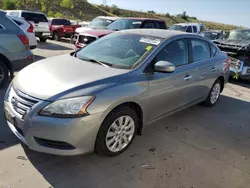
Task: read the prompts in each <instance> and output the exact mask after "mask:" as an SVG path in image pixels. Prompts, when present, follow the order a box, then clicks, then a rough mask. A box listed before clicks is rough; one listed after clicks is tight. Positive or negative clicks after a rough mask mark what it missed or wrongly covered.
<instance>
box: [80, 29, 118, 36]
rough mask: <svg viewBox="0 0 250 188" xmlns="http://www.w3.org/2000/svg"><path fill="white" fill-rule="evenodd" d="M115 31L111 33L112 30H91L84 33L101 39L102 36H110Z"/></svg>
mask: <svg viewBox="0 0 250 188" xmlns="http://www.w3.org/2000/svg"><path fill="white" fill-rule="evenodd" d="M113 32H115V31H112V30H107V29H95V30H94V29H92V30H88V31H86V32H84V33H87V34H89V35H94V36H97V37H102V36H105V35H108V34H111V33H113Z"/></svg>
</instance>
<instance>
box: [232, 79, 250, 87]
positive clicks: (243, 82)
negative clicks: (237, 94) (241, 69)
mask: <svg viewBox="0 0 250 188" xmlns="http://www.w3.org/2000/svg"><path fill="white" fill-rule="evenodd" d="M229 82H230V83H231V84H235V85H239V86H242V87H245V88H249V89H250V81H249V80H242V79H240V80H235V79H230V80H229Z"/></svg>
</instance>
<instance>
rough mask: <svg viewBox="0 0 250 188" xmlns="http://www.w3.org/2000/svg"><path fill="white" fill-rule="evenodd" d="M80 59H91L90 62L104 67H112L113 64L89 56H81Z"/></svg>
mask: <svg viewBox="0 0 250 188" xmlns="http://www.w3.org/2000/svg"><path fill="white" fill-rule="evenodd" d="M80 59H82V60H84V61H89V62H92V63H97V64H99V65H102V66H104V67H112V66H113V64H111V63H107V62H102V61H99V60H97V59H88V58H86V59H85V58H80Z"/></svg>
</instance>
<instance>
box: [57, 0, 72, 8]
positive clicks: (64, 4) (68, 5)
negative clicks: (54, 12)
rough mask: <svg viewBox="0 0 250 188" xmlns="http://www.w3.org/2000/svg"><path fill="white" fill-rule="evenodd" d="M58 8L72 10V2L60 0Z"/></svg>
mask: <svg viewBox="0 0 250 188" xmlns="http://www.w3.org/2000/svg"><path fill="white" fill-rule="evenodd" d="M60 7H63V8H72V9H73V8H74V5H73V2H72V0H61V2H60Z"/></svg>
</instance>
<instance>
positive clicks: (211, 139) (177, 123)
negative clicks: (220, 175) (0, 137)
mask: <svg viewBox="0 0 250 188" xmlns="http://www.w3.org/2000/svg"><path fill="white" fill-rule="evenodd" d="M249 110H250V105H249V102H247V101H242V100H238V99H235V98H231V97H227V96H221V98H220V101H219V103H218V104H217V105H216V106H214V107H213V108H205V107H202V106H200V105H197V106H194V107H192V108H189V109H186V110H183V111H181V112H178V113H176V114H174V115H172V116H169V117H166V118H163V119H161V120H159V121H157V122H155V123H153V124H152V126H150V128H148V129H147V130H146V131H145V133H144V134H143V135H142V136H138V137H136V139H135V140H134V142H133V144H132V145H131V146H130V148H128V150H126V151H125V152H124V153H122V154H121V155H119V156H117V157H113V158H107V157H100V156H97V155H95V154H89V155H82V156H73V157H63V156H54V155H48V154H44V153H38V152H34V151H31V150H30V149H28V148H27V147H26V146H23V148H24V150H25V153H26V155H27V157H28V159H29V160H30V162H31V163H32V164H33V166H34V167H35V168H36V169H37V170H38V171H39V172H40V173H41V174H42V176H43V177H44V178H45V179H46V180H47V182H48V183H49V184H51V185H52V186H53V187H56V188H64V187H65V188H66V187H102V188H104V187H155V186H156V185H157V182H158V181H161V183H162V185H166V187H167V185H169V183H170V182H169V180H171V181H172V183H173V181H174V179H169V177H171V176H177V175H176V174H175V173H180V172H179V171H180V169H181V168H179V167H180V165H182V163H184V162H183V161H185V165H186V166H185V168H188V170H190V173H186V175H187V176H190V174H192V173H194V176H195V174H196V175H197V176H198V175H199V173H200V172H199V171H197V169H199V168H198V167H197V166H196V167H194V166H195V165H196V163H197V155H198V154H199V155H201V154H200V152H201V153H202V155H204V156H203V157H205V158H206V157H207V153H208V154H209V155H211V156H213V155H215V156H216V157H217V158H219V160H228V161H230V162H231V160H232V163H233V162H234V160H233V159H234V157H235V156H234V155H232V156H231V157H232V159H231V158H230V156H227V159H225V158H224V157H225V156H224V155H227V154H228V153H227V152H225V151H224V147H227V148H228V149H229V148H230V149H231V150H233V151H234V152H235V153H234V154H235V155H236V154H237V155H240V156H241V155H243V156H244V159H245V158H247V157H249V158H250V150H249V147H250V139H249V138H250V137H249V135H250V127H249V113H248V112H249ZM245 116H247V117H245ZM232 117H235V118H232ZM237 139H240V140H237ZM245 139H247V140H248V142H246V141H244V140H245ZM215 151H216V152H217V153H219V154H217V153H216V152H215ZM197 152H198V154H197ZM184 153H185V154H184ZM224 153H225V154H224ZM198 160H202V159H198ZM228 161H227V162H228ZM204 163H206V162H205V161H204ZM235 163H236V164H234V165H235V166H236V167H239V168H245V169H247V171H248V172H249V169H250V163H249V162H248V161H247V160H245V161H244V160H243V161H241V163H240V164H239V163H237V162H235ZM244 166H245V167H244ZM177 167H178V168H177ZM176 168H177V169H176ZM192 168H194V169H193V170H194V171H192ZM209 168H210V167H209ZM210 169H211V168H210ZM177 171H178V172H177ZM214 173H216V172H214ZM186 175H185V176H186ZM152 176H153V177H157V178H156V179H152ZM153 180H154V181H153ZM156 180H157V181H156ZM175 181H176V183H177V184H180V183H181V182H178V181H181V180H179V179H178V178H177V179H176V180H175ZM197 181H199V180H197ZM201 181H202V180H201ZM171 185H174V184H171ZM159 187H160V186H159ZM162 187H165V186H162ZM190 187H191V186H190Z"/></svg>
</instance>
